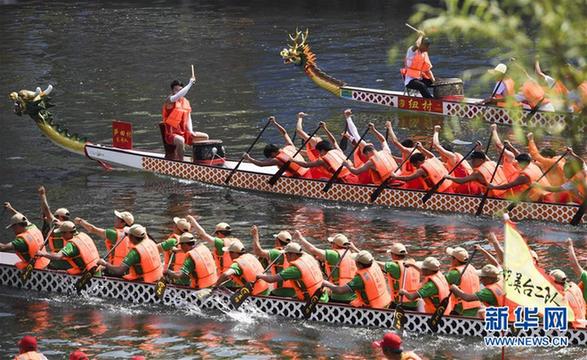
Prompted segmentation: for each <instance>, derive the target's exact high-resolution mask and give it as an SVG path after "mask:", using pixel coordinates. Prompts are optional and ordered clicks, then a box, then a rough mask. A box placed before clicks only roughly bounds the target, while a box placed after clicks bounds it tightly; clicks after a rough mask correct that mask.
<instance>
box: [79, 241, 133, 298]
mask: <svg viewBox="0 0 587 360" xmlns="http://www.w3.org/2000/svg"><path fill="white" fill-rule="evenodd" d="M122 240H124V237H122V238H121V239H120V240H118V241H117V242H116V244H114V246H112V248H111V249H110V250H109V251H108V253H106V255H105V256H104V257H103V258H102V260H106V259H108V257H109V256H110V255H111V254H112V253H113V252H114V250H115V249H116V248H117V247H118V245H120V243H122ZM96 270H98V265H96V266H93V267H92V268H91V269H90V270H88V269H86V270H84V272H83V273H82V275H81V276H80V278H79V279H78V280H77V281H76V282H75V289H76V290H77V293H78V294H79V293H81V292H82V291H83V290H84V289H85V288H86V286H87V285H88V282H90V280H91V279H92V278H93V277H94V275H95V274H96Z"/></svg>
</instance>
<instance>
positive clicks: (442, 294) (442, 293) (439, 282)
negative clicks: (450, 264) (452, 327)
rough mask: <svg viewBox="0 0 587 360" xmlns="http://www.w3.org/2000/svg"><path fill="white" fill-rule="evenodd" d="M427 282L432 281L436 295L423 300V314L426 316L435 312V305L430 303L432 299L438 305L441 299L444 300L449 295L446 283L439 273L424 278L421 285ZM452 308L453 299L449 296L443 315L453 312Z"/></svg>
mask: <svg viewBox="0 0 587 360" xmlns="http://www.w3.org/2000/svg"><path fill="white" fill-rule="evenodd" d="M428 281H432V282H433V283H434V285H436V288H437V289H438V294H436V295H434V296H432V297H427V298H424V312H425V313H426V314H433V313H434V312H435V311H436V305H434V302H433V301H432V299H437V300H438V303H439V304H440V302H441V301H442V300H443V299H445V298H446V297H447V296H448V294H449V293H450V288H449V286H448V282H447V281H446V278H445V277H444V275H443V274H442V273H441V272H440V271H438V272H436V273H435V274H434V275H430V276H426V277H425V278H424V282H423V284H425V283H427V282H428ZM453 308H454V304H453V299H452V296H451V297H450V299H449V301H448V306H447V307H446V310H444V315H448V314H450V313H451V311H452V310H453Z"/></svg>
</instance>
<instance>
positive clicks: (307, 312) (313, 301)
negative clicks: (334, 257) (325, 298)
mask: <svg viewBox="0 0 587 360" xmlns="http://www.w3.org/2000/svg"><path fill="white" fill-rule="evenodd" d="M350 249H351V247H350V246H349V247H347V248H346V249H345V250H344V251H343V253H342V255H341V256H340V259H338V262H337V263H336V265H334V267H333V268H332V271H331V272H330V276H328V280H329V281H330V280H331V278H332V274H334V270H336V269H338V268H339V267H340V263H341V262H342V259H344V257H345V256H346V254H347V252H349V250H350ZM323 293H324V285H322V286H321V287H320V288H318V290H316V292H314V294H313V295H312V296H310V298H309V299H307V300H306V303H305V304H304V306H303V307H302V315H303V316H304V319H309V318H310V316H312V313H313V312H314V310H315V309H316V305H318V302H319V301H320V298H321V297H322V294H323Z"/></svg>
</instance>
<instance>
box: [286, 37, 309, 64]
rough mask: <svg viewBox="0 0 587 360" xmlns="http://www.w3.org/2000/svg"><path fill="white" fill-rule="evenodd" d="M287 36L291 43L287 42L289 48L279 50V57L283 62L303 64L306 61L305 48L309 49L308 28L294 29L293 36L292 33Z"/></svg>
mask: <svg viewBox="0 0 587 360" xmlns="http://www.w3.org/2000/svg"><path fill="white" fill-rule="evenodd" d="M289 38H290V40H291V41H292V43H291V44H288V46H289V49H288V48H284V49H283V50H281V52H280V53H279V55H281V58H282V59H283V62H284V63H285V64H291V63H293V64H295V65H303V63H304V62H305V61H307V58H306V52H305V50H306V48H308V50H309V46H308V43H307V40H308V29H306V31H304V32H302V31H300V30H298V29H296V33H295V36H294V35H293V34H289Z"/></svg>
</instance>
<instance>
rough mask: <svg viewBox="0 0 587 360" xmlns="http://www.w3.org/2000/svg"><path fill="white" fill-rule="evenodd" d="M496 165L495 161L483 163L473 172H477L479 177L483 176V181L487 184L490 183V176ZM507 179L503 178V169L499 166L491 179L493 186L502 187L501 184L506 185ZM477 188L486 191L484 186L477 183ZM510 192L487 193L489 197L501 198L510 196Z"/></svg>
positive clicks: (495, 191)
mask: <svg viewBox="0 0 587 360" xmlns="http://www.w3.org/2000/svg"><path fill="white" fill-rule="evenodd" d="M496 165H497V164H496V163H495V161H489V160H488V161H485V162H484V163H483V164H481V165H480V166H478V167H477V168H476V169H474V170H473V171H475V172H478V173H480V174H481V176H483V178H484V179H485V181H487V183H491V176H492V175H493V172H494V171H495V166H496ZM507 182H508V181H507V179H506V177H505V174H504V173H503V168H502V167H501V166H500V167H499V168H498V169H497V172H496V173H495V177H494V178H493V184H494V185H503V184H507ZM479 185H480V186H479V187H480V188H481V190H482V191H483V192H485V191H486V189H487V187H486V186H485V185H484V184H481V183H479ZM510 193H511V192H509V191H507V190H491V191H490V192H489V196H492V197H503V196H504V195H506V194H510Z"/></svg>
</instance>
